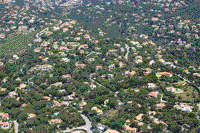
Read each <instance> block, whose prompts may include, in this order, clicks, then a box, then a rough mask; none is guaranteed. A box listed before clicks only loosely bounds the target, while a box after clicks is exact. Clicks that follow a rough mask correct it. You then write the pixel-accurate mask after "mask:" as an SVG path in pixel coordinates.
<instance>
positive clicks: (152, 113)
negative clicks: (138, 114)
mask: <svg viewBox="0 0 200 133" xmlns="http://www.w3.org/2000/svg"><path fill="white" fill-rule="evenodd" d="M148 114H149V115H150V116H151V115H155V114H156V111H149V112H148Z"/></svg>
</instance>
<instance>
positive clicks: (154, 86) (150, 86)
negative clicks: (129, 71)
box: [148, 83, 157, 89]
mask: <svg viewBox="0 0 200 133" xmlns="http://www.w3.org/2000/svg"><path fill="white" fill-rule="evenodd" d="M156 87H157V85H156V84H154V83H148V88H151V89H155V88H156Z"/></svg>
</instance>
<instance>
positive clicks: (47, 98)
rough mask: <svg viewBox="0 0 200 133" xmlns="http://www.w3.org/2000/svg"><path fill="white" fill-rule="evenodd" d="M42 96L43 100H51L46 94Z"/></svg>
mask: <svg viewBox="0 0 200 133" xmlns="http://www.w3.org/2000/svg"><path fill="white" fill-rule="evenodd" d="M43 98H44V99H45V100H48V101H50V100H51V98H50V97H48V96H43Z"/></svg>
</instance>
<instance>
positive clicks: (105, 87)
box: [90, 73, 106, 88]
mask: <svg viewBox="0 0 200 133" xmlns="http://www.w3.org/2000/svg"><path fill="white" fill-rule="evenodd" d="M92 75H94V73H91V74H90V80H91V81H92V82H95V83H96V84H97V85H99V86H101V87H103V88H106V87H105V86H103V85H102V84H99V83H98V82H96V81H95V80H94V79H92Z"/></svg>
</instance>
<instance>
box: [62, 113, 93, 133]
mask: <svg viewBox="0 0 200 133" xmlns="http://www.w3.org/2000/svg"><path fill="white" fill-rule="evenodd" d="M81 117H82V118H83V119H84V120H85V123H86V125H84V126H81V127H77V128H73V129H68V130H65V131H62V132H63V133H67V132H72V131H73V130H77V129H84V130H86V131H87V133H93V131H92V130H91V129H92V123H91V122H90V120H89V119H88V118H87V116H85V115H83V114H81Z"/></svg>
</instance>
